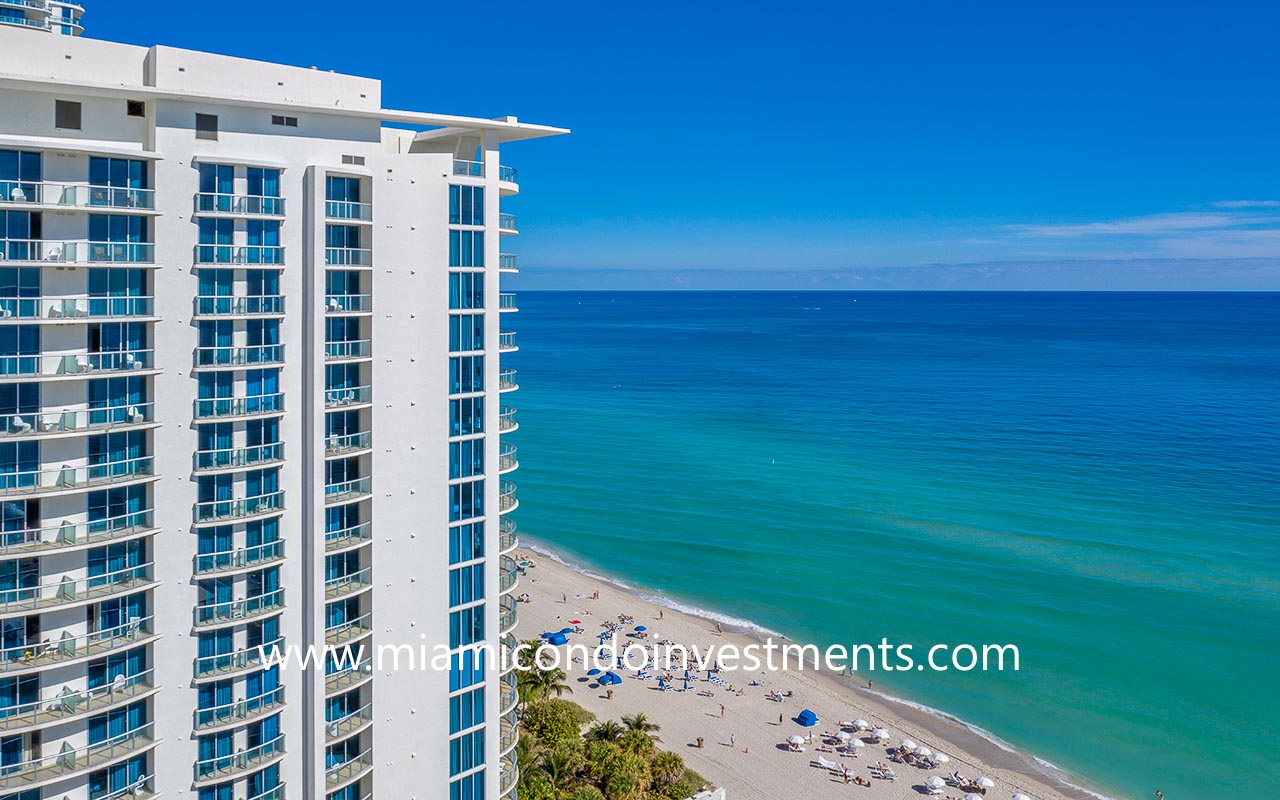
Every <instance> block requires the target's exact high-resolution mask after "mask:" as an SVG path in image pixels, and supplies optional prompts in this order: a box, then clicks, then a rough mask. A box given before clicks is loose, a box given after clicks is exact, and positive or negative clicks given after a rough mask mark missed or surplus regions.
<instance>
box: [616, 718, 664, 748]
mask: <svg viewBox="0 0 1280 800" xmlns="http://www.w3.org/2000/svg"><path fill="white" fill-rule="evenodd" d="M622 724H623V725H624V726H625V727H626V729H627V730H629V731H640V732H641V733H643V734H646V735H648V736H649V738H650V739H652V740H653V741H655V742H660V741H662V740H661V739H659V738H658V737H657V736H655V735H654V734H656V733H657V732H658V731H659V730H661V727H662V726H660V725H658V723H656V722H650V721H649V718H648V717H646V716H645V715H644V714H643V713H635V714H631V715H628V716H624V717H623V718H622Z"/></svg>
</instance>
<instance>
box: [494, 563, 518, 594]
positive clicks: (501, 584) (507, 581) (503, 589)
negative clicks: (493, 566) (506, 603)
mask: <svg viewBox="0 0 1280 800" xmlns="http://www.w3.org/2000/svg"><path fill="white" fill-rule="evenodd" d="M519 581H520V568H519V567H518V566H516V560H515V559H514V558H512V557H511V556H499V557H498V593H499V594H506V593H507V592H510V591H511V590H512V589H514V588H516V584H517V583H518V582H519Z"/></svg>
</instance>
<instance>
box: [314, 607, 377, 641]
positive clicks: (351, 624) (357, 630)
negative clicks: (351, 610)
mask: <svg viewBox="0 0 1280 800" xmlns="http://www.w3.org/2000/svg"><path fill="white" fill-rule="evenodd" d="M372 630H373V613H372V612H365V613H364V614H363V615H361V616H359V617H357V618H355V619H351V620H347V621H346V622H340V623H338V624H337V625H330V626H328V627H326V628H325V629H324V641H325V644H341V643H343V642H349V641H351V640H352V639H359V638H360V637H361V636H364V635H365V634H367V633H369V632H370V631H372Z"/></svg>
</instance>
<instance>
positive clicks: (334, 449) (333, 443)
mask: <svg viewBox="0 0 1280 800" xmlns="http://www.w3.org/2000/svg"><path fill="white" fill-rule="evenodd" d="M370 447H373V434H372V432H370V431H359V432H357V433H348V434H344V435H342V436H339V435H338V434H333V435H331V436H328V437H326V438H325V440H324V454H325V455H327V456H339V455H343V454H344V453H353V452H355V451H357V450H368V449H369V448H370Z"/></svg>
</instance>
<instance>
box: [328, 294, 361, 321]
mask: <svg viewBox="0 0 1280 800" xmlns="http://www.w3.org/2000/svg"><path fill="white" fill-rule="evenodd" d="M324 313H326V314H328V315H329V316H331V317H341V316H343V315H348V314H372V313H373V295H371V294H327V295H325V296H324Z"/></svg>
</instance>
